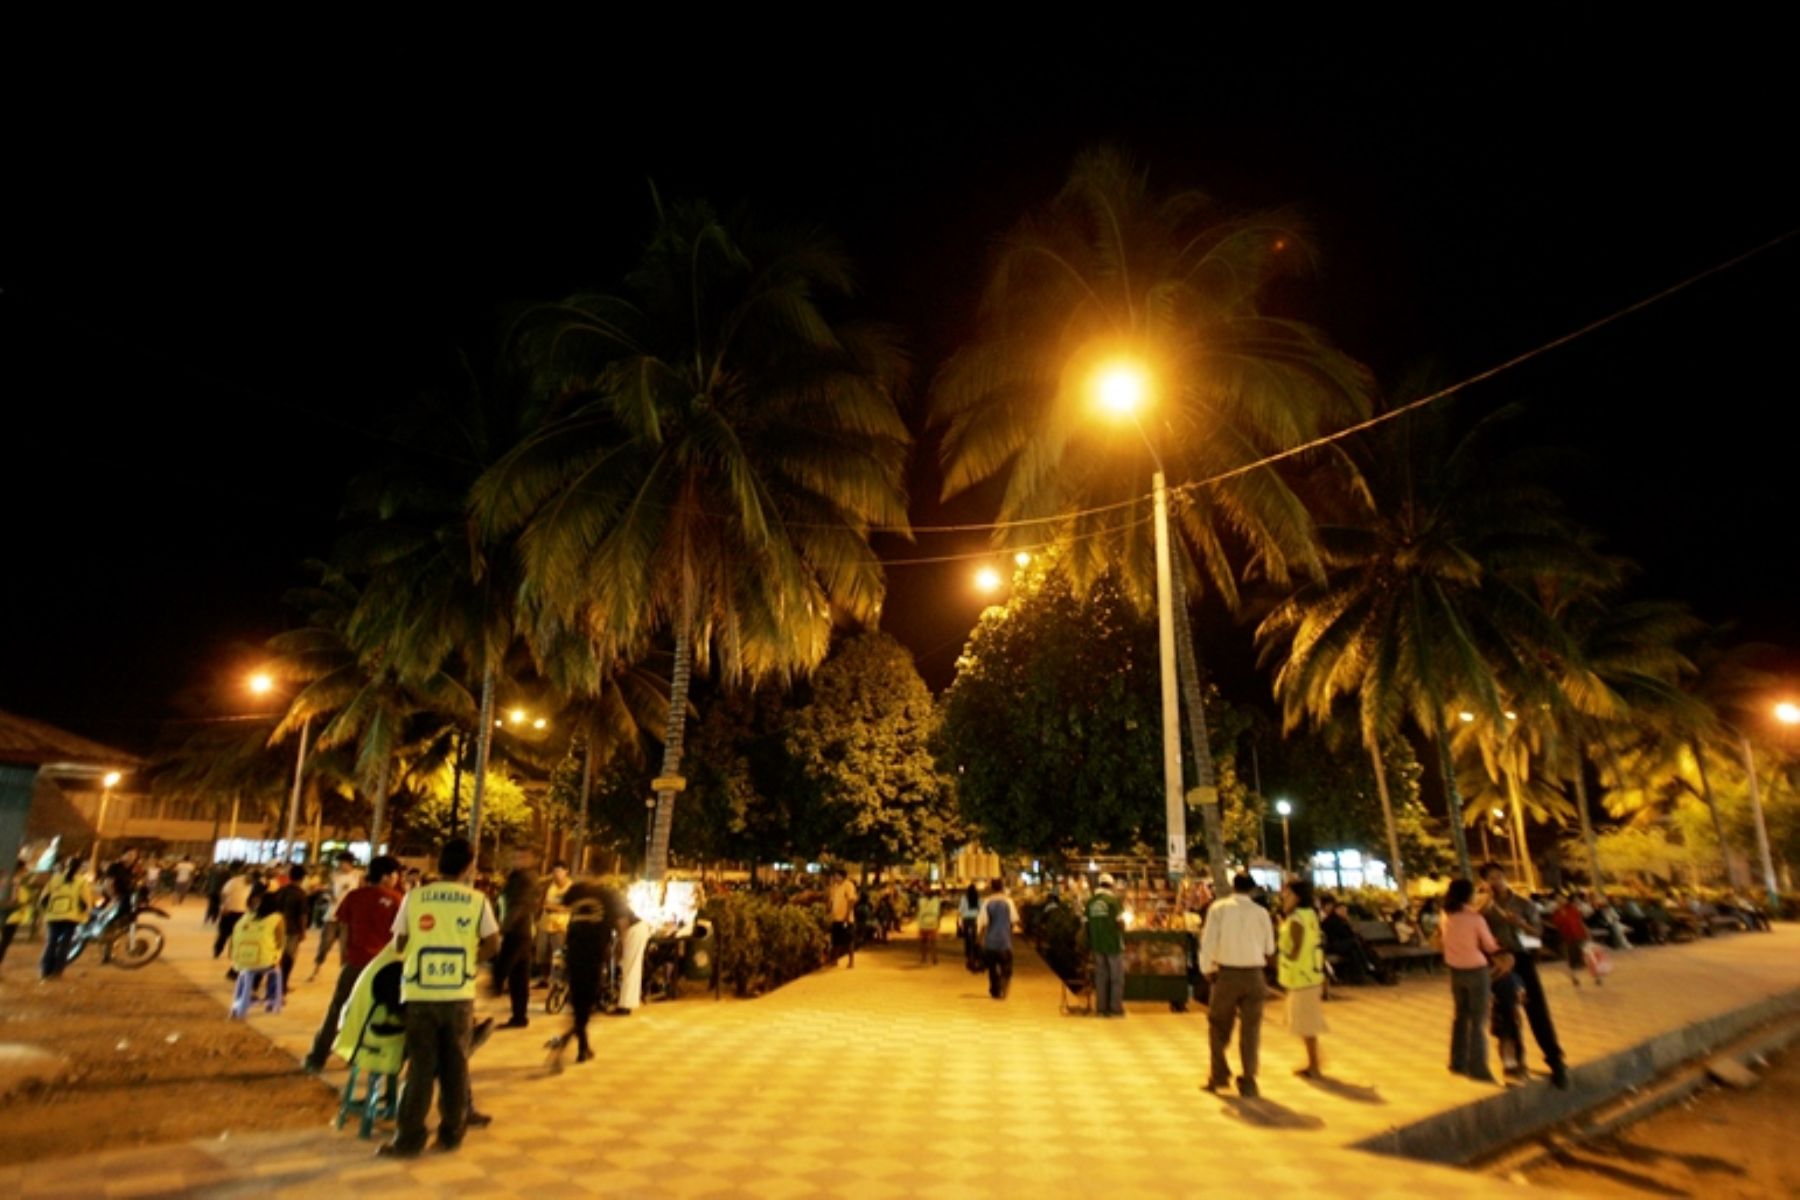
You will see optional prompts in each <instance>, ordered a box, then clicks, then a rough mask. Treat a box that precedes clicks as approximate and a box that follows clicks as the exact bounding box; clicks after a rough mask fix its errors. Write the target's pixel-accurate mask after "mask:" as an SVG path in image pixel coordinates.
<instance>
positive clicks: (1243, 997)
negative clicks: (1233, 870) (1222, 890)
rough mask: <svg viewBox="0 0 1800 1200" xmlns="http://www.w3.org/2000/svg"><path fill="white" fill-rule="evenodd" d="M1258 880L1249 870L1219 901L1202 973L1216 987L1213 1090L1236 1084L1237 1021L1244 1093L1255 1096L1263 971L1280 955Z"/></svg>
mask: <svg viewBox="0 0 1800 1200" xmlns="http://www.w3.org/2000/svg"><path fill="white" fill-rule="evenodd" d="M1255 891H1256V881H1255V880H1254V879H1252V878H1250V876H1249V875H1247V874H1242V873H1240V874H1238V875H1235V876H1233V877H1232V880H1231V895H1229V896H1227V897H1224V898H1223V899H1220V900H1215V901H1213V905H1212V907H1211V908H1210V909H1208V910H1207V913H1206V925H1205V926H1204V928H1202V929H1201V931H1200V973H1201V974H1202V975H1204V976H1205V977H1206V978H1207V980H1208V982H1209V983H1210V984H1211V987H1212V994H1211V997H1210V998H1209V1000H1208V1003H1207V1023H1208V1025H1209V1026H1210V1029H1209V1032H1210V1033H1211V1035H1212V1037H1211V1043H1212V1072H1211V1074H1210V1075H1209V1076H1208V1077H1207V1080H1206V1090H1207V1091H1209V1092H1219V1091H1223V1090H1224V1089H1225V1088H1228V1087H1230V1086H1231V1065H1230V1064H1229V1063H1228V1062H1226V1060H1225V1050H1226V1047H1228V1046H1230V1045H1231V1032H1232V1027H1233V1026H1234V1025H1237V1024H1238V1023H1239V1022H1241V1023H1242V1026H1241V1029H1240V1030H1239V1032H1238V1061H1239V1062H1240V1064H1241V1065H1242V1066H1243V1074H1241V1075H1239V1076H1238V1081H1237V1087H1238V1095H1240V1096H1243V1097H1245V1098H1246V1099H1250V1100H1254V1099H1256V1098H1257V1097H1258V1096H1260V1095H1261V1094H1262V1093H1261V1092H1259V1091H1258V1090H1257V1087H1256V1068H1257V1052H1258V1050H1259V1049H1260V1047H1261V1044H1262V1016H1263V999H1264V996H1265V990H1264V987H1263V971H1264V969H1266V968H1267V966H1268V964H1269V960H1270V959H1272V958H1274V957H1275V928H1274V926H1273V925H1272V924H1271V923H1270V920H1269V914H1268V912H1267V911H1266V910H1265V909H1264V908H1263V907H1262V905H1260V904H1258V903H1257V902H1256V901H1255V900H1254V899H1253V898H1252V893H1253V892H1255Z"/></svg>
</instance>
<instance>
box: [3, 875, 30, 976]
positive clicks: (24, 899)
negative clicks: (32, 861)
mask: <svg viewBox="0 0 1800 1200" xmlns="http://www.w3.org/2000/svg"><path fill="white" fill-rule="evenodd" d="M37 897H38V889H37V883H36V881H35V880H34V879H33V878H32V873H31V868H30V867H28V866H26V865H25V864H24V863H19V864H18V865H17V866H15V867H13V869H12V874H11V875H10V876H8V877H7V880H6V895H5V897H4V900H3V901H0V908H3V909H4V910H5V913H6V919H5V924H0V963H3V962H5V961H6V952H7V951H8V950H10V949H11V948H12V944H13V939H14V938H16V937H18V936H19V930H21V929H24V928H27V927H29V926H30V924H31V919H32V917H33V916H34V915H35V914H36V911H37Z"/></svg>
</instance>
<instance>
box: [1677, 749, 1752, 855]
mask: <svg viewBox="0 0 1800 1200" xmlns="http://www.w3.org/2000/svg"><path fill="white" fill-rule="evenodd" d="M1688 746H1689V747H1690V748H1691V749H1692V750H1693V752H1694V765H1695V766H1697V767H1699V768H1700V798H1701V799H1703V800H1705V801H1706V811H1707V812H1709V813H1711V814H1712V826H1713V836H1715V837H1717V838H1718V839H1719V857H1720V858H1721V859H1722V860H1724V863H1725V878H1726V880H1727V881H1728V882H1729V883H1730V884H1731V886H1732V887H1742V886H1743V880H1741V879H1739V878H1738V869H1737V864H1736V863H1734V862H1732V861H1731V846H1730V844H1729V843H1728V842H1726V840H1725V822H1723V821H1721V820H1720V819H1719V802H1718V801H1717V800H1716V799H1714V798H1713V790H1712V780H1710V779H1708V778H1707V775H1706V751H1705V750H1704V749H1703V748H1702V747H1701V745H1700V739H1699V738H1690V739H1689V740H1688Z"/></svg>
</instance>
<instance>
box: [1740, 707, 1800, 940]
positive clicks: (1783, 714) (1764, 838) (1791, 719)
mask: <svg viewBox="0 0 1800 1200" xmlns="http://www.w3.org/2000/svg"><path fill="white" fill-rule="evenodd" d="M1774 716H1775V719H1776V720H1777V721H1778V722H1780V723H1781V724H1783V725H1788V726H1793V725H1800V705H1797V704H1795V703H1793V702H1792V701H1791V700H1783V701H1781V702H1780V703H1779V704H1777V705H1776V706H1775V711H1774ZM1737 735H1738V746H1739V747H1740V748H1741V749H1742V751H1743V754H1744V773H1745V774H1746V775H1748V776H1749V777H1750V812H1751V814H1752V815H1753V816H1754V817H1755V818H1756V856H1757V858H1758V859H1759V860H1761V866H1762V873H1763V890H1764V891H1765V892H1767V893H1768V897H1769V911H1770V912H1771V913H1773V912H1777V911H1779V910H1780V908H1781V894H1780V892H1779V890H1778V889H1777V888H1776V887H1775V861H1774V859H1773V858H1772V857H1771V856H1770V854H1769V825H1768V822H1767V821H1766V820H1764V819H1763V806H1762V785H1761V782H1760V781H1759V780H1758V779H1757V777H1756V755H1755V754H1754V753H1753V752H1752V750H1751V748H1750V736H1749V735H1748V734H1746V733H1745V732H1744V731H1743V730H1741V729H1740V730H1737Z"/></svg>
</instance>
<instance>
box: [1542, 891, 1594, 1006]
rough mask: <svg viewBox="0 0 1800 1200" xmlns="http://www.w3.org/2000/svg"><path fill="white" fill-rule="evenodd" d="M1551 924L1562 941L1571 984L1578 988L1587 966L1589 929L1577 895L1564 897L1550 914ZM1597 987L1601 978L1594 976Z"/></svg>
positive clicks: (1564, 959) (1572, 894)
mask: <svg viewBox="0 0 1800 1200" xmlns="http://www.w3.org/2000/svg"><path fill="white" fill-rule="evenodd" d="M1550 923H1551V924H1552V925H1554V926H1556V932H1557V934H1558V936H1559V937H1560V938H1561V939H1562V952H1563V961H1564V962H1566V963H1568V964H1569V982H1570V983H1572V984H1574V985H1575V986H1576V987H1580V986H1581V968H1582V967H1583V966H1585V965H1586V964H1587V945H1588V927H1587V920H1586V919H1585V918H1584V917H1583V916H1582V915H1581V905H1579V904H1577V903H1576V902H1575V893H1574V892H1570V893H1569V894H1568V895H1567V896H1565V897H1563V902H1562V903H1561V904H1560V905H1558V906H1557V909H1556V911H1555V912H1553V913H1551V914H1550ZM1594 983H1595V985H1596V986H1598V985H1599V983H1600V976H1599V975H1598V974H1597V973H1596V974H1595V976H1594Z"/></svg>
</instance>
